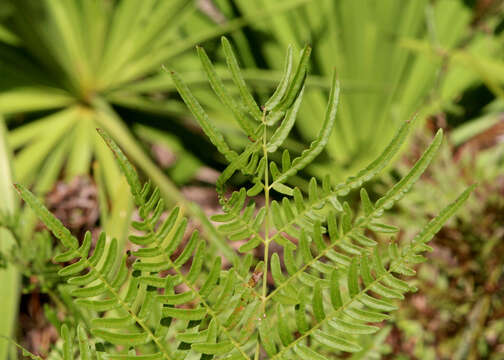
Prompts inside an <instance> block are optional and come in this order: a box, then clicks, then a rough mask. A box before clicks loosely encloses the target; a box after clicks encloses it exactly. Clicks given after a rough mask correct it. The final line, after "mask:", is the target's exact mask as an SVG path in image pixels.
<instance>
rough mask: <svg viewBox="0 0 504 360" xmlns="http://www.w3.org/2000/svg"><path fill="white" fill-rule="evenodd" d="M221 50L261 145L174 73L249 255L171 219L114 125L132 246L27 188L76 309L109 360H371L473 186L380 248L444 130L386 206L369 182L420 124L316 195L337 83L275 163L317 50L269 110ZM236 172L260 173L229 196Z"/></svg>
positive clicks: (237, 237) (245, 124)
mask: <svg viewBox="0 0 504 360" xmlns="http://www.w3.org/2000/svg"><path fill="white" fill-rule="evenodd" d="M223 46H224V48H225V50H226V51H225V52H226V56H227V63H228V65H229V68H230V71H231V73H232V76H233V79H234V81H235V84H236V85H237V87H238V88H239V96H240V98H241V100H237V99H235V98H234V97H232V95H230V94H231V93H230V92H228V90H227V89H226V88H225V87H224V86H223V84H222V82H221V80H220V79H219V78H218V76H217V74H216V72H215V71H214V69H213V65H212V63H211V62H210V61H209V59H208V57H207V56H206V54H205V52H204V51H203V50H202V49H198V50H197V51H198V53H199V55H200V58H201V61H202V63H203V66H204V68H205V71H206V73H207V75H208V77H209V81H210V83H211V84H212V87H213V88H214V90H215V91H216V92H217V95H218V97H219V98H220V100H221V101H222V102H223V103H224V105H225V106H226V108H228V109H229V111H230V112H232V113H233V116H234V117H235V118H236V121H237V123H238V125H239V126H240V127H241V128H242V129H243V131H244V133H245V134H246V136H248V137H249V139H250V143H249V144H248V145H247V146H246V147H245V148H244V149H242V150H240V151H239V150H234V149H232V147H231V146H230V145H228V144H227V142H226V140H225V138H224V137H223V136H222V135H221V134H220V133H219V132H218V130H217V128H216V127H215V126H214V125H213V124H212V123H211V122H210V121H209V117H208V115H207V114H206V112H205V110H204V109H203V107H202V106H201V105H200V104H199V102H198V100H197V99H196V97H195V96H194V95H192V93H191V92H190V90H189V88H188V86H187V85H185V84H184V82H183V78H182V77H181V76H180V75H178V74H177V73H176V72H171V76H172V78H173V81H174V83H175V85H176V87H177V89H178V90H179V92H180V94H181V96H182V98H183V100H184V101H185V102H186V104H187V106H188V108H189V109H190V110H191V112H192V113H193V115H194V116H195V117H196V119H197V120H198V122H199V123H200V125H201V127H202V129H203V131H204V132H205V133H206V134H207V136H208V137H209V138H210V140H211V141H212V143H214V144H215V146H216V147H217V149H218V150H219V151H220V152H221V153H222V155H223V156H224V157H225V158H226V159H227V160H228V162H229V165H228V167H227V168H226V169H225V170H224V171H223V172H222V175H221V176H220V178H219V180H218V188H217V190H218V194H219V199H220V202H221V205H222V210H223V212H222V213H221V214H218V215H215V216H214V217H212V220H213V221H215V222H217V223H220V224H221V225H220V226H219V227H218V229H217V233H218V236H220V237H221V238H224V239H226V240H227V241H239V242H240V244H241V246H240V249H239V252H240V253H243V255H240V256H239V257H238V256H237V257H236V258H235V259H237V260H236V261H234V262H232V264H231V265H228V266H226V267H225V268H223V265H222V264H223V259H222V258H221V256H219V255H217V256H213V255H212V254H211V253H210V252H207V251H206V248H207V246H208V245H207V242H206V241H205V239H204V238H202V237H201V236H200V235H199V233H198V232H197V231H192V232H190V233H189V234H186V232H187V219H186V218H185V217H184V216H183V214H182V210H181V209H179V208H178V207H175V208H174V209H172V210H170V211H168V212H166V208H165V203H164V200H163V199H162V198H161V195H160V190H159V189H158V188H157V187H154V186H152V184H151V182H147V183H145V184H143V185H142V183H141V181H140V179H139V177H138V175H137V173H136V171H135V170H134V168H133V166H132V165H131V164H130V163H129V161H128V159H127V157H126V156H125V154H123V152H122V150H121V149H120V147H119V146H118V145H116V144H115V142H114V141H113V139H112V138H111V137H110V136H109V135H107V133H106V132H105V131H102V130H100V131H99V133H100V135H101V136H102V138H103V139H104V141H105V142H106V143H107V145H108V146H109V148H110V149H111V150H112V152H113V154H114V155H115V158H116V160H117V163H118V165H119V167H120V168H121V170H122V172H123V174H124V175H125V176H126V178H127V181H128V183H129V185H130V189H131V193H132V195H133V197H134V200H135V203H136V205H137V206H138V214H139V217H140V219H139V220H138V221H133V222H132V224H131V225H132V227H133V229H134V232H133V233H132V234H131V235H130V236H129V241H130V243H131V245H132V249H133V250H132V251H131V252H127V253H126V254H125V255H122V254H121V253H119V252H118V251H117V241H116V240H115V239H114V238H108V237H107V235H106V234H105V233H102V234H101V235H100V236H99V239H98V240H97V243H96V245H95V248H94V250H93V251H92V252H90V248H91V243H92V238H91V234H89V233H88V234H86V236H85V237H84V239H83V240H82V241H81V242H80V241H79V240H77V239H76V238H74V237H73V236H72V235H71V234H69V233H68V231H67V230H66V229H65V228H64V227H63V225H62V224H61V223H60V222H59V221H58V220H57V219H56V218H55V217H54V216H52V215H51V214H50V213H49V212H48V211H47V209H45V207H44V205H43V204H42V203H41V202H40V201H39V200H38V199H37V197H35V196H34V195H32V194H31V193H30V191H29V190H27V188H26V187H24V186H22V185H17V186H16V188H17V190H18V191H19V193H20V195H21V197H22V198H23V199H24V200H25V202H27V203H28V204H29V205H30V207H31V208H32V209H33V211H34V212H35V213H36V214H37V215H38V216H39V218H40V219H41V220H42V221H43V222H44V223H45V224H46V226H47V227H48V228H49V229H50V230H51V231H52V232H53V234H54V235H55V236H56V237H57V238H58V239H59V240H60V241H61V243H62V244H63V245H64V247H65V251H64V252H62V253H61V254H58V255H57V256H56V257H55V258H54V260H55V261H56V262H67V264H66V266H64V267H63V268H62V269H61V270H60V271H59V274H60V275H61V276H62V277H63V278H65V279H66V281H67V283H68V284H69V286H70V287H71V294H72V296H73V297H74V298H75V305H76V306H77V307H79V308H83V309H86V311H89V314H90V326H89V332H90V333H91V334H92V336H93V339H97V340H98V341H100V345H98V344H96V345H95V349H96V350H98V353H100V352H102V351H101V350H105V351H106V353H107V354H108V355H107V358H109V359H137V358H138V359H167V360H170V359H228V360H231V359H251V358H254V359H261V358H269V359H299V358H303V359H317V360H322V359H333V358H335V357H336V356H340V355H341V354H342V353H346V352H350V353H358V352H360V354H361V355H362V358H365V357H367V356H376V355H377V354H379V353H380V352H381V351H383V346H381V345H380V344H379V343H378V344H376V343H373V341H369V340H370V339H369V337H368V335H369V334H374V333H376V332H377V331H378V330H379V327H377V326H375V325H373V324H376V323H379V322H382V321H384V320H386V319H389V318H390V315H389V313H390V312H391V311H392V310H394V309H396V301H397V300H401V299H404V294H406V293H407V292H410V291H414V290H416V288H415V286H413V285H412V284H411V283H410V282H408V281H407V277H410V276H412V275H414V274H415V270H414V266H415V265H416V264H418V263H421V262H423V261H425V257H424V256H423V255H422V253H424V252H425V251H430V250H431V248H430V247H429V246H428V245H427V243H428V242H429V241H430V240H431V239H432V237H433V236H434V235H435V234H436V232H437V231H438V230H439V229H440V228H441V226H442V225H443V224H444V223H445V222H446V221H447V220H448V219H449V218H450V217H451V216H452V215H453V214H454V213H455V212H456V211H457V210H458V209H459V208H460V207H461V206H462V204H463V203H464V202H465V201H466V200H467V198H468V197H469V195H470V193H471V192H472V190H473V189H474V186H470V187H469V188H468V189H466V190H464V191H463V192H462V193H461V194H460V195H459V196H458V197H457V198H456V199H455V200H454V201H453V202H451V203H450V204H449V205H448V206H446V207H445V208H444V209H443V210H441V211H440V212H439V214H438V215H437V216H435V217H434V218H433V219H432V220H431V221H430V222H429V223H428V224H426V225H425V226H423V227H422V228H421V230H420V231H419V232H418V233H417V235H416V236H415V237H414V238H413V239H411V240H410V241H407V242H405V243H401V244H398V243H397V242H395V241H387V242H386V243H383V242H382V241H379V240H380V237H379V236H378V234H386V236H393V234H395V233H397V232H398V230H399V229H398V228H397V227H396V226H394V225H392V224H389V223H384V222H383V220H382V218H383V215H384V212H385V211H386V210H388V209H390V208H391V207H392V206H394V204H395V203H396V202H398V201H400V200H401V199H402V198H403V197H404V196H405V194H406V193H407V192H408V191H409V190H410V189H411V187H412V185H413V184H414V183H415V182H416V181H417V180H418V179H419V177H420V176H421V174H422V173H423V172H424V171H425V169H426V168H427V166H428V165H429V163H430V162H431V161H432V159H433V157H434V155H435V153H436V151H437V150H438V148H439V147H440V145H441V141H442V132H439V133H438V134H437V135H436V137H435V138H434V140H433V141H432V143H431V144H430V145H429V147H428V148H427V150H426V151H425V152H424V154H423V155H422V156H421V157H420V159H419V160H418V161H417V162H416V164H415V165H414V166H413V167H412V168H411V169H410V170H409V172H408V173H407V174H406V175H405V176H404V177H403V178H402V179H401V180H400V181H399V182H397V183H396V184H395V185H394V186H392V187H391V188H390V190H389V191H388V192H386V194H385V195H384V196H383V197H381V198H379V199H377V200H376V201H372V200H371V198H370V197H369V195H368V194H367V192H366V190H364V188H363V187H362V185H363V184H364V183H366V182H369V181H370V180H371V179H373V178H374V177H376V176H377V175H378V174H379V172H380V171H381V170H382V169H383V168H384V167H386V166H387V164H389V163H390V162H391V160H392V158H393V157H394V155H395V154H396V153H397V152H398V151H399V149H400V147H401V145H402V144H403V143H404V141H405V139H406V137H407V134H408V131H409V130H410V129H411V127H412V126H413V123H414V122H413V121H407V122H404V123H403V124H402V126H401V127H400V128H399V130H398V132H397V133H396V135H395V137H394V138H393V140H392V141H391V143H390V144H389V145H388V146H387V147H386V148H385V149H384V150H383V152H382V153H381V154H380V156H378V157H377V158H376V160H374V161H373V162H371V163H370V164H369V166H367V167H366V168H364V169H363V170H361V171H360V172H358V173H357V175H356V176H352V177H350V178H348V179H347V180H346V181H345V182H343V183H341V184H338V185H335V186H334V185H332V184H331V180H330V179H329V178H328V177H326V178H325V180H324V181H323V182H322V184H319V183H318V182H317V180H316V179H315V178H313V179H311V180H310V182H309V186H308V193H307V195H304V194H302V192H301V191H300V190H299V189H298V188H293V187H291V186H289V185H286V181H287V180H288V179H289V178H290V177H292V176H293V175H294V174H295V173H296V172H298V171H300V170H302V169H303V168H304V167H306V166H307V165H308V164H309V163H310V162H312V161H313V160H314V159H315V158H316V157H317V155H318V154H320V152H321V150H322V149H323V148H324V146H325V145H326V144H327V141H328V138H329V137H330V135H331V131H332V129H333V126H334V123H335V118H336V108H337V104H338V100H339V97H338V94H339V83H338V81H337V78H336V76H333V80H332V86H331V91H330V92H329V94H328V97H329V101H328V105H327V107H326V116H325V118H324V121H323V122H322V126H321V129H320V131H319V134H318V136H317V137H316V139H315V140H314V141H313V142H312V143H311V145H310V146H309V147H308V148H307V149H306V150H305V151H303V152H302V153H301V154H300V155H299V156H298V157H296V158H294V159H293V160H291V156H290V152H289V151H288V150H285V151H283V152H282V156H281V164H280V165H278V164H277V162H276V161H275V160H274V159H273V155H275V153H277V149H278V148H279V147H282V145H283V142H284V140H285V137H286V135H285V134H286V133H288V132H289V129H290V128H292V122H293V121H294V119H295V116H296V113H297V110H296V107H298V106H299V103H300V102H301V100H302V96H303V87H304V84H305V81H306V77H307V63H308V56H309V53H310V48H309V47H306V48H305V49H304V50H303V52H302V54H301V56H300V59H299V61H298V62H297V66H295V70H294V66H293V61H294V59H292V58H293V56H292V55H291V51H289V53H288V59H287V66H286V69H287V70H286V77H285V79H286V80H285V81H282V82H281V83H280V84H279V87H278V89H277V91H275V92H274V94H273V96H272V98H271V99H270V100H269V101H268V102H267V104H268V106H263V107H261V106H259V105H258V104H257V103H256V102H255V100H254V98H253V97H252V95H251V94H250V93H249V92H248V90H247V88H246V85H245V83H244V81H243V77H242V75H241V73H240V70H239V68H238V65H237V62H236V58H235V56H234V54H233V51H232V49H231V47H230V46H229V43H228V42H227V40H226V39H223ZM261 109H262V110H261ZM259 112H260V117H259V116H258V115H259ZM235 173H241V174H244V175H246V176H248V177H249V178H250V179H251V180H252V184H251V185H250V186H249V187H244V188H241V189H240V190H238V191H235V192H233V193H232V195H231V196H229V197H227V196H226V192H225V188H226V184H227V182H228V180H229V179H230V178H231V177H232V176H233V175H234V174H235ZM353 190H356V191H360V195H361V200H362V209H359V211H358V212H357V213H356V212H355V210H356V209H352V208H351V207H350V205H349V203H348V202H347V201H345V196H347V195H348V194H349V193H350V192H351V191H353ZM253 197H256V198H264V206H257V204H256V202H255V201H254V199H253ZM273 197H275V198H274V199H273ZM256 248H258V249H256ZM254 249H255V250H254ZM258 250H262V259H263V260H261V261H259V260H255V259H254V257H253V256H252V251H258ZM68 262H70V263H69V264H68ZM130 262H132V264H131V266H129V263H130ZM270 274H271V277H270ZM270 279H272V280H270ZM68 334H69V331H68V329H67V328H65V327H63V328H62V336H63V338H64V339H66V341H65V345H64V347H63V358H64V359H65V360H66V359H71V358H73V357H75V356H74V351H73V350H72V347H71V343H72V342H71V341H69V339H70V336H69V335H68ZM383 337H384V335H383V332H380V333H379V335H376V339H377V340H378V342H379V341H380V340H383ZM77 338H78V340H79V342H80V350H79V353H80V357H81V358H83V359H85V358H87V357H89V354H90V352H91V350H89V348H88V346H87V340H86V336H85V333H84V329H83V328H82V327H80V328H78V329H77ZM101 342H104V343H103V344H102V343H101ZM93 352H94V351H93ZM355 356H356V357H358V356H360V355H359V354H355Z"/></svg>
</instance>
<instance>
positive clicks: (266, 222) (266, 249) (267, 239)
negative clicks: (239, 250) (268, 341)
mask: <svg viewBox="0 0 504 360" xmlns="http://www.w3.org/2000/svg"><path fill="white" fill-rule="evenodd" d="M266 111H267V110H266V109H263V114H262V118H261V121H262V123H263V124H265V125H266ZM262 140H263V145H262V148H263V154H264V160H265V164H266V166H265V167H264V201H265V204H264V208H265V210H266V217H265V219H264V271H263V281H262V296H261V313H260V316H261V318H260V319H259V321H262V320H263V317H266V302H267V293H268V257H269V244H270V242H271V239H270V237H269V231H270V219H269V218H270V211H269V202H270V199H269V190H270V189H269V172H268V169H269V167H268V165H269V164H268V148H267V126H264V133H263V139H262ZM259 344H260V342H259V341H258V342H257V345H258V346H256V353H255V359H259V353H260V350H261V349H260V346H259Z"/></svg>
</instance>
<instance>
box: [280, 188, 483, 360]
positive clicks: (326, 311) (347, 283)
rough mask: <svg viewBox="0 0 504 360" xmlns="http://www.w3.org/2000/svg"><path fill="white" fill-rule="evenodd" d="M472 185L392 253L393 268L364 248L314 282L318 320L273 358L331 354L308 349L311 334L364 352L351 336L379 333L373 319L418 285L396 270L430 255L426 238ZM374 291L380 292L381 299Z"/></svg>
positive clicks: (327, 344) (326, 343)
mask: <svg viewBox="0 0 504 360" xmlns="http://www.w3.org/2000/svg"><path fill="white" fill-rule="evenodd" d="M473 189H474V186H471V187H470V188H468V189H467V190H466V191H464V192H463V193H462V194H461V195H460V196H459V197H458V198H457V199H456V200H455V201H454V202H453V203H451V204H450V205H448V206H447V207H446V208H444V209H443V210H442V211H441V212H440V213H439V215H438V216H436V217H435V218H434V219H432V220H431V221H430V222H429V224H427V225H426V226H425V227H424V228H423V229H422V230H421V231H420V232H419V233H418V235H417V236H416V237H415V238H414V239H413V240H412V242H411V243H409V244H408V245H406V246H404V247H403V249H401V250H400V252H399V253H398V254H397V256H396V257H391V260H390V262H389V266H388V267H386V266H385V265H384V264H383V262H382V257H383V256H382V255H381V254H380V253H379V252H378V250H377V248H375V251H374V252H373V255H372V256H371V257H370V256H369V255H368V254H367V253H365V254H363V255H361V256H360V257H357V258H353V259H352V261H351V264H350V265H349V267H348V269H347V270H346V272H344V273H343V272H338V270H334V271H333V273H331V275H330V276H328V280H327V282H326V285H325V286H323V284H324V281H325V280H318V282H314V283H311V284H310V285H311V286H313V287H314V291H313V296H312V299H311V304H312V306H311V309H312V312H313V313H314V317H315V319H316V322H315V323H314V325H313V326H312V327H311V328H309V329H308V330H306V329H298V330H299V331H300V332H301V333H302V335H300V336H299V337H298V338H297V339H296V340H294V341H292V342H290V343H289V344H288V345H284V347H283V348H282V349H281V350H279V351H278V352H276V353H275V354H274V355H273V356H271V358H272V359H282V358H284V356H285V354H286V353H289V352H294V353H296V354H298V355H300V354H305V356H308V357H307V358H308V359H310V358H313V359H326V357H324V356H322V355H320V353H316V354H313V353H309V352H308V351H307V349H308V348H307V347H306V341H308V339H311V340H310V341H314V342H315V343H316V344H319V345H320V347H321V348H327V349H329V351H344V352H356V351H360V350H361V348H360V346H359V345H358V344H357V342H356V341H355V340H354V338H353V337H352V336H354V335H359V334H367V333H373V332H376V331H377V330H378V328H377V327H374V326H370V325H369V323H376V322H381V321H383V320H385V319H387V318H388V315H387V314H386V312H388V311H391V310H393V309H394V308H395V307H394V305H393V303H392V302H391V301H392V300H394V299H397V298H403V294H404V293H405V292H408V291H411V290H412V289H414V288H412V287H411V286H410V285H409V284H408V283H407V282H405V281H404V280H402V279H400V278H398V277H397V275H395V274H403V273H404V271H403V269H411V268H410V267H411V266H413V265H415V264H417V263H419V262H422V261H424V260H425V258H424V257H423V256H421V255H420V253H422V252H424V251H426V250H428V247H427V246H426V245H425V243H426V242H428V241H429V240H430V239H431V238H432V237H433V236H434V234H435V233H436V232H437V231H438V230H439V229H440V228H441V226H442V225H443V224H444V223H445V222H446V220H447V219H448V218H449V217H450V216H452V215H453V214H454V213H455V212H456V211H457V210H458V209H459V208H460V207H461V206H462V204H463V203H464V202H465V201H466V200H467V198H468V197H469V195H470V193H471V192H472V191H473ZM391 247H392V245H389V249H391ZM390 251H391V252H394V251H393V250H390ZM358 263H360V265H359V264H358ZM321 281H322V283H321ZM321 284H322V285H321ZM322 292H327V293H328V294H329V297H330V298H331V304H330V305H329V304H326V303H324V302H323V301H322V300H321V299H322V298H323V294H321V293H322ZM374 294H378V295H380V298H377V297H376V295H374ZM300 304H302V305H303V309H302V310H299V307H298V308H297V309H296V311H302V316H306V315H305V312H306V311H309V307H308V306H307V305H306V304H305V303H302V302H300ZM384 312H385V313H384ZM291 331H295V329H291ZM270 355H271V354H270ZM309 356H311V357H309Z"/></svg>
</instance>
